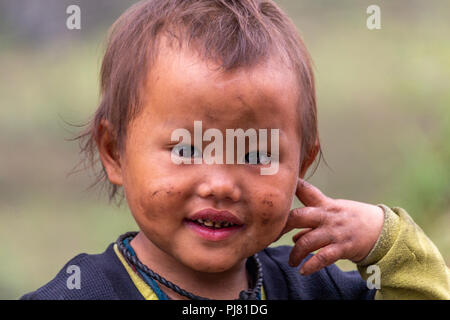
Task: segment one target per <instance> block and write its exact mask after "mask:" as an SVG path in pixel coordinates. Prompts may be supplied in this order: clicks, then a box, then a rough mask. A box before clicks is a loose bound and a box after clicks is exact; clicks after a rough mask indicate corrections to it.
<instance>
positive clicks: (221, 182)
mask: <svg viewBox="0 0 450 320" xmlns="http://www.w3.org/2000/svg"><path fill="white" fill-rule="evenodd" d="M197 194H198V195H199V196H200V197H202V198H208V197H213V198H214V199H216V200H232V201H233V202H237V201H239V200H240V199H241V194H242V192H241V189H240V187H239V186H238V185H237V183H236V178H234V177H233V176H231V175H230V174H227V173H225V172H223V171H221V172H216V171H215V172H214V173H213V174H209V175H208V176H207V177H205V179H204V180H203V181H202V182H201V183H200V184H199V185H198V187H197Z"/></svg>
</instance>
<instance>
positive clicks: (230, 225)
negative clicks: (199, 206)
mask: <svg viewBox="0 0 450 320" xmlns="http://www.w3.org/2000/svg"><path fill="white" fill-rule="evenodd" d="M185 224H186V226H188V227H189V228H190V229H191V230H192V231H194V232H195V233H196V234H197V235H198V236H200V237H201V238H203V239H205V240H208V241H221V240H225V239H227V238H229V237H231V236H232V235H233V234H235V233H236V232H238V231H239V230H242V229H243V227H244V224H243V222H242V221H241V220H240V219H239V218H238V217H236V216H235V215H233V214H232V213H230V212H229V211H218V210H215V209H204V210H201V211H199V212H196V213H195V214H193V215H192V216H190V217H188V218H186V219H185Z"/></svg>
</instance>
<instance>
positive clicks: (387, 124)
mask: <svg viewBox="0 0 450 320" xmlns="http://www.w3.org/2000/svg"><path fill="white" fill-rule="evenodd" d="M132 2H133V1H109V0H108V1H106V0H96V1H87V0H85V1H54V0H43V1H39V4H40V5H36V4H34V5H33V6H32V7H27V6H31V5H32V1H30V0H23V1H20V2H19V1H13V0H0V70H1V71H2V72H0V150H2V151H1V154H0V164H1V165H0V219H1V220H0V221H1V223H0V240H1V243H2V245H1V246H0V258H1V260H2V263H1V264H0V298H7V299H15V298H18V297H19V296H20V295H22V294H23V293H25V292H28V291H31V290H34V289H36V288H37V287H39V286H41V285H43V284H44V283H46V282H48V281H49V280H50V279H51V278H52V277H54V275H55V274H56V273H57V272H58V271H59V269H60V268H61V267H62V266H63V265H64V263H65V262H67V261H68V260H69V259H70V258H72V257H73V256H75V255H76V254H79V253H81V252H88V253H98V252H102V251H103V250H104V249H105V248H106V246H107V245H108V244H109V243H110V242H112V241H114V240H115V239H116V238H117V236H118V235H119V234H120V233H123V232H126V231H130V230H133V229H134V230H136V229H137V227H136V224H135V222H134V221H133V220H132V217H131V215H130V213H129V211H128V209H127V208H126V206H123V207H122V208H116V207H114V206H109V205H108V204H107V200H106V196H105V194H103V193H101V192H100V191H99V192H93V191H87V190H86V188H87V187H88V186H89V184H90V183H91V182H92V178H93V177H92V173H90V172H84V171H81V172H79V173H77V174H74V175H70V176H68V173H69V172H70V171H71V170H72V169H73V168H74V166H75V165H76V164H77V163H78V162H79V160H80V157H79V154H78V146H77V143H75V142H68V141H66V140H67V139H69V138H72V137H74V135H75V134H76V133H78V132H79V128H78V129H77V128H76V127H73V126H69V125H67V123H66V122H70V123H74V124H82V123H86V121H87V120H88V119H89V117H90V116H91V115H92V114H93V112H94V111H95V109H96V105H97V102H98V72H99V69H100V63H101V57H102V50H103V43H104V38H105V35H106V31H107V30H106V28H107V27H108V26H109V25H111V24H112V23H113V21H114V20H115V19H116V18H117V17H118V16H119V15H120V13H121V12H122V11H123V10H124V9H125V8H126V7H127V6H128V5H129V4H130V3H132ZM277 2H278V3H279V4H280V6H281V7H282V8H283V9H285V11H286V12H287V13H288V15H289V16H290V17H291V18H292V19H293V20H294V22H295V23H296V25H297V26H298V28H299V31H300V33H301V34H302V36H303V38H304V40H305V43H306V45H307V47H308V48H309V50H310V52H311V55H312V57H313V60H314V62H315V67H316V78H317V79H316V80H317V96H318V107H319V125H320V135H321V142H322V148H323V151H324V155H325V160H326V162H327V164H328V166H325V165H324V163H323V162H322V163H321V164H320V165H319V167H318V169H317V171H316V172H315V174H314V175H313V176H312V178H311V179H309V181H310V182H311V183H313V184H315V185H316V186H317V187H319V188H320V189H321V190H322V191H323V192H324V193H325V194H327V195H329V196H330V197H333V198H345V199H352V200H356V201H363V202H367V203H374V204H376V203H385V204H387V205H389V206H391V207H394V206H399V207H403V208H405V209H406V210H407V211H408V212H409V214H410V215H411V216H412V217H413V218H414V220H415V221H416V222H417V223H418V224H419V225H420V226H421V227H422V229H423V230H424V231H425V232H426V233H427V235H428V236H429V237H430V238H431V239H432V240H433V242H434V243H435V244H436V246H437V247H438V248H439V249H440V251H441V253H442V254H443V256H444V257H445V259H446V262H447V264H449V263H450V232H449V226H450V170H449V169H450V143H449V138H450V121H449V119H450V90H449V83H450V81H449V80H450V41H449V38H448V35H449V34H450V33H449V31H450V21H449V19H448V12H450V10H449V9H450V4H449V2H448V1H432V2H424V1H405V0H404V1H400V0H399V1H395V2H392V1H377V3H378V4H379V5H380V7H381V10H382V29H381V30H377V31H369V30H368V29H367V28H366V26H365V19H366V17H367V15H366V12H365V10H366V8H367V6H368V5H370V4H372V3H373V2H372V1H371V2H369V1H339V2H338V1H331V0H328V1H327V0H320V1H318V0H314V1H293V0H292V1H290V0H284V1H281V0H280V1H277ZM35 3H36V2H35ZM74 3H76V4H79V5H80V7H81V8H82V30H81V31H68V30H67V29H66V28H65V20H64V19H65V17H66V16H65V7H66V6H67V5H69V4H74ZM27 8H28V9H27ZM30 8H32V10H31V9H30ZM52 8H53V9H52ZM61 8H62V9H61ZM61 10H62V11H61ZM52 17H53V18H54V19H52ZM307 176H308V175H307ZM300 205H301V204H300V203H299V202H298V201H295V202H294V204H293V207H296V206H300ZM292 234H293V232H292V233H290V234H288V235H286V236H285V237H283V238H282V239H280V240H279V242H278V243H277V244H285V243H287V244H291V240H290V237H291V236H292ZM339 265H340V266H341V267H342V268H344V269H352V268H354V266H353V265H351V264H349V263H346V262H339Z"/></svg>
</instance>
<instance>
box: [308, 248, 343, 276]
mask: <svg viewBox="0 0 450 320" xmlns="http://www.w3.org/2000/svg"><path fill="white" fill-rule="evenodd" d="M342 252H343V250H342V249H341V248H340V246H339V245H337V244H330V245H328V246H326V247H324V248H322V249H321V250H319V252H317V253H316V254H315V255H313V256H312V258H311V259H309V260H308V261H307V262H306V263H305V264H304V265H303V266H302V268H301V269H300V273H301V274H302V275H310V274H311V273H314V272H316V271H319V270H320V269H322V268H325V267H326V266H329V265H330V264H333V263H335V262H336V261H337V260H339V259H340V258H341V256H342Z"/></svg>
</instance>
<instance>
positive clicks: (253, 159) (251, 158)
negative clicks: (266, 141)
mask: <svg viewBox="0 0 450 320" xmlns="http://www.w3.org/2000/svg"><path fill="white" fill-rule="evenodd" d="M245 162H246V163H249V164H269V163H270V158H269V155H267V153H266V152H264V151H259V152H258V151H252V152H249V153H247V154H246V155H245Z"/></svg>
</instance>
